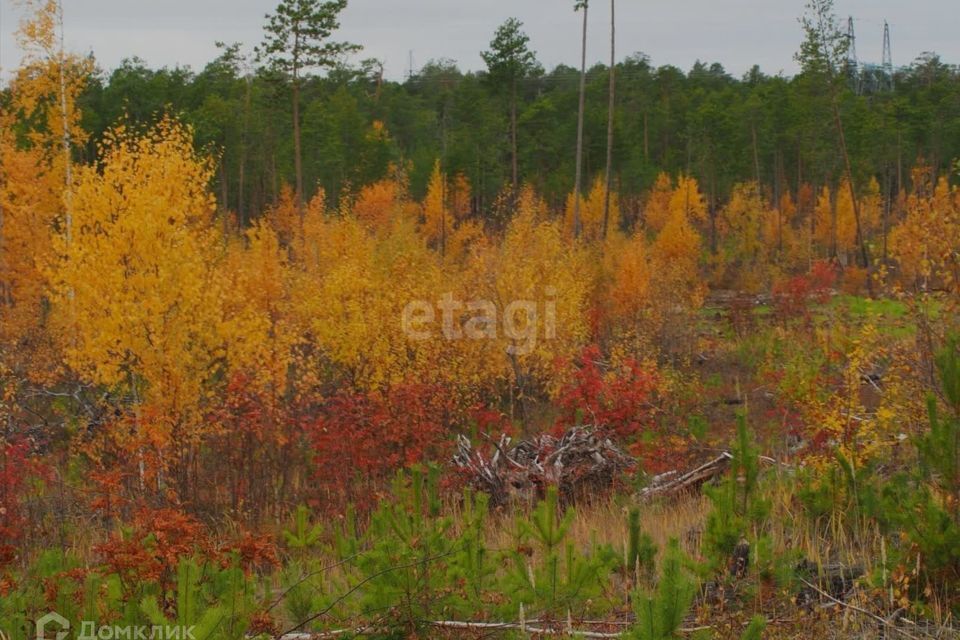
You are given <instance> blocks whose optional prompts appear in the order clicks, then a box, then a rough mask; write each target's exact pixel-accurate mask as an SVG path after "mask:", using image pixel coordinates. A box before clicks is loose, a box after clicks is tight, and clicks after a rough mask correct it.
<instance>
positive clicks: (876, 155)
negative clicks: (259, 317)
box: [78, 0, 960, 226]
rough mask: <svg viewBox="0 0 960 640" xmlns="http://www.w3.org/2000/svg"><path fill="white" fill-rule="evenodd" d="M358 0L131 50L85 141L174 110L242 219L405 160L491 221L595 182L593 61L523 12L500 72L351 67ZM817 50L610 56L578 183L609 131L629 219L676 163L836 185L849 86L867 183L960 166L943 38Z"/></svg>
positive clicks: (407, 168) (956, 77)
mask: <svg viewBox="0 0 960 640" xmlns="http://www.w3.org/2000/svg"><path fill="white" fill-rule="evenodd" d="M345 4H346V3H345V2H342V1H340V2H326V3H317V2H301V1H300V0H296V1H290V2H283V3H281V5H280V6H279V7H278V10H277V13H276V14H274V15H272V16H270V20H269V21H268V23H267V26H266V27H265V34H266V35H265V40H264V44H263V45H262V46H260V47H257V48H256V50H250V49H248V48H246V47H244V46H242V45H240V44H229V45H221V47H220V51H221V53H220V55H219V56H218V57H217V58H216V59H215V60H213V61H211V62H210V63H209V64H207V65H206V66H205V67H204V68H203V69H202V70H200V71H193V70H191V69H189V68H185V67H176V68H168V67H164V68H159V69H156V68H151V67H150V66H148V64H147V63H146V62H144V61H143V60H140V59H138V58H131V59H128V60H126V61H124V62H123V63H122V64H121V65H120V67H118V68H116V69H114V70H112V71H110V72H104V71H99V72H98V73H95V74H94V75H93V76H92V77H91V78H90V80H89V82H88V83H87V85H86V88H85V89H84V91H83V93H82V95H80V96H79V97H78V106H79V107H80V109H81V110H82V124H83V128H84V129H85V130H86V131H89V132H90V133H91V135H90V136H89V141H90V142H89V143H88V144H87V145H86V147H85V148H84V149H83V150H82V151H81V153H82V154H83V155H84V156H85V159H87V160H92V159H94V158H95V156H96V149H95V143H94V141H96V140H99V139H100V138H101V135H102V134H103V133H104V132H105V131H107V130H108V129H109V128H110V127H112V126H113V125H114V124H115V123H116V122H117V121H120V120H126V121H127V122H128V123H129V124H132V125H141V126H143V125H147V124H150V123H153V122H156V121H157V120H158V119H159V118H160V117H161V116H162V115H164V114H165V113H172V114H173V115H176V116H178V117H179V118H180V119H182V120H183V121H185V122H186V123H189V124H191V125H192V126H193V128H194V131H195V136H196V143H197V144H199V145H200V146H202V147H206V148H208V149H210V150H212V151H214V152H215V153H216V154H217V155H218V157H219V164H218V168H217V172H216V176H215V178H214V183H215V189H216V192H217V195H218V200H219V201H220V203H221V206H222V207H224V208H225V209H227V210H229V211H231V212H234V213H235V214H236V215H237V219H238V221H239V224H240V226H246V225H249V223H250V222H251V221H252V220H253V219H254V218H256V217H257V216H258V215H259V213H260V212H262V211H263V210H264V209H265V208H266V207H267V206H268V205H270V204H272V203H275V202H276V201H277V200H278V198H279V196H280V193H281V189H282V186H283V185H284V184H285V183H286V184H290V185H292V186H294V189H295V193H296V196H297V198H298V200H300V201H301V203H302V202H305V201H308V200H309V199H310V198H312V197H313V195H314V194H315V193H316V192H317V190H318V189H321V188H322V189H323V192H324V193H325V194H326V197H327V198H328V200H329V201H330V203H331V204H332V205H334V206H335V205H336V204H337V202H338V200H339V198H340V197H341V195H342V194H344V193H351V192H353V193H355V192H356V190H357V189H359V188H360V187H362V186H363V185H366V184H370V183H372V182H375V181H376V180H378V179H380V178H382V177H384V176H386V175H392V174H395V173H397V172H400V173H402V174H403V175H405V176H406V178H407V179H408V181H409V186H410V189H411V192H412V194H413V195H414V196H415V197H418V198H419V197H422V196H423V195H424V194H425V193H426V190H427V185H428V182H429V179H430V175H431V172H432V171H433V168H434V164H435V163H436V162H438V161H439V162H440V165H441V168H442V170H443V172H444V173H445V174H448V175H462V176H464V177H465V178H466V179H467V180H468V181H469V183H470V184H471V185H472V187H473V195H472V201H471V203H470V208H471V213H472V214H473V216H475V217H476V218H478V219H480V220H482V221H484V222H485V223H488V224H489V223H496V222H497V207H496V203H497V196H498V194H500V193H501V192H504V191H505V190H511V189H512V190H513V192H514V193H516V191H517V189H518V188H519V186H520V185H521V184H529V185H531V186H532V187H534V188H535V189H536V190H537V191H538V192H539V193H542V194H543V195H544V197H545V198H546V200H547V201H548V203H549V204H551V205H552V206H553V207H554V208H560V207H562V206H563V203H564V202H565V199H566V197H567V195H568V194H569V192H570V191H572V190H573V188H574V185H575V182H576V180H575V175H576V163H577V156H578V154H575V153H574V149H575V145H576V142H577V137H578V135H577V134H578V131H577V130H578V117H577V113H578V103H579V90H580V86H579V85H580V80H581V74H580V70H579V69H574V68H572V67H569V66H566V65H560V66H557V67H556V68H554V69H553V70H550V71H546V70H545V69H544V68H543V66H542V65H541V64H540V63H539V62H538V61H537V58H536V54H535V51H534V47H535V43H532V42H530V40H529V38H528V37H527V36H526V35H525V34H524V32H523V25H522V24H521V23H520V22H519V21H517V20H515V19H512V18H511V19H508V20H506V21H505V22H504V23H503V25H502V26H501V27H500V28H499V29H498V30H497V32H496V33H495V34H493V36H492V40H491V43H490V45H489V48H488V49H487V50H486V51H484V52H483V54H482V56H483V59H484V61H485V63H486V66H487V68H486V69H484V70H481V71H477V72H473V71H463V70H461V69H460V68H458V66H457V64H456V63H455V62H453V61H451V60H443V59H441V60H432V61H430V62H428V63H427V64H426V65H425V66H423V67H422V68H421V69H419V70H418V71H416V72H415V73H413V74H411V75H410V76H409V77H408V78H406V79H405V80H403V81H393V80H389V79H386V78H384V76H383V63H382V61H377V60H364V61H363V62H361V63H359V64H353V65H351V64H347V63H346V62H345V61H344V56H343V54H345V53H347V52H352V51H355V50H356V49H358V47H357V46H356V45H352V44H349V43H337V42H332V41H331V37H332V35H333V33H334V31H335V30H336V28H337V26H338V24H337V19H336V15H337V13H338V12H339V11H340V10H342V8H343V7H344V6H345ZM285 5H290V6H291V7H293V8H294V9H296V8H297V7H300V8H301V9H303V7H306V6H312V7H313V9H314V10H315V11H320V13H321V15H316V16H312V18H311V17H310V16H300V19H301V20H310V19H315V22H314V23H313V24H314V28H315V33H314V40H312V41H309V40H305V41H303V42H297V41H296V38H294V37H293V36H292V35H291V34H292V33H298V34H299V33H301V31H298V30H296V29H293V30H292V31H291V28H292V27H291V24H292V23H293V22H295V21H296V19H297V16H291V15H289V12H287V13H286V14H285V13H284V12H283V11H282V9H283V7H284V6H285ZM301 5H302V6H301ZM579 6H580V5H579V4H578V7H579ZM318 7H319V8H318ZM291 10H292V9H291ZM298 37H302V36H298ZM808 40H809V34H808ZM630 44H631V43H620V44H619V45H618V46H619V47H620V48H628V47H630ZM294 51H297V53H296V55H294V54H293V52H294ZM798 59H799V60H800V61H801V63H802V71H801V72H800V73H798V74H797V75H794V76H786V75H783V74H778V75H767V74H765V73H763V72H762V71H761V69H760V67H759V66H754V67H753V68H752V69H751V70H750V71H749V72H748V73H746V74H744V75H743V77H740V78H737V77H735V76H733V75H731V74H730V73H728V72H727V71H726V70H725V69H724V67H723V66H722V65H721V64H719V63H706V62H697V63H696V64H695V65H694V66H693V67H692V68H691V69H689V70H688V71H684V70H682V69H679V68H677V67H675V66H672V65H669V64H664V65H656V64H654V62H653V61H652V59H651V58H650V57H649V56H647V55H646V54H643V53H634V54H631V55H628V56H627V57H625V58H623V59H621V60H620V61H619V62H617V63H616V65H615V67H614V72H615V76H616V84H617V90H616V95H615V99H613V100H609V98H610V89H611V87H610V85H611V82H610V65H604V64H597V65H594V66H593V67H591V68H588V69H585V74H584V76H583V80H584V113H583V131H582V145H583V156H582V165H583V166H582V171H581V173H582V176H581V177H580V182H579V185H578V186H580V188H581V189H584V190H586V189H588V188H589V185H590V184H591V183H592V181H593V179H594V177H596V176H598V175H602V174H604V171H605V167H606V163H607V151H608V144H607V141H608V136H609V140H610V141H611V144H610V153H611V157H610V162H611V166H612V171H611V181H612V189H613V190H615V191H616V192H617V193H618V194H619V195H620V200H621V207H622V208H623V219H622V223H623V224H629V223H630V222H631V221H633V220H635V219H636V218H637V217H638V216H639V215H640V214H641V212H642V203H643V198H642V197H641V196H642V194H644V193H646V192H647V191H649V189H650V188H651V187H652V186H653V185H654V183H655V180H656V177H657V175H658V174H659V173H661V172H667V173H669V174H671V175H677V174H681V173H682V174H685V175H689V176H692V177H695V178H696V179H697V180H698V182H699V184H700V185H701V188H702V189H703V191H704V195H705V197H706V200H707V204H708V207H709V209H710V211H711V212H713V211H716V210H717V208H718V207H719V206H721V205H722V204H723V203H725V202H726V201H727V200H728V199H729V197H730V194H731V192H732V189H733V187H734V185H735V184H737V183H738V182H742V181H745V180H754V181H757V182H758V183H759V184H760V185H761V187H762V190H763V192H764V194H765V195H766V197H767V198H768V199H769V200H770V201H771V202H778V201H779V200H780V197H781V196H782V195H783V194H785V193H788V192H790V193H793V194H796V193H797V192H798V191H799V189H800V187H801V186H802V185H803V184H805V183H808V184H811V185H813V186H814V189H815V190H819V188H820V187H822V186H831V187H834V188H835V187H836V185H837V184H838V183H839V182H840V181H841V180H842V179H844V178H847V176H846V168H845V166H844V164H845V163H844V154H842V153H840V148H839V142H838V135H837V130H836V128H835V126H834V113H833V111H832V108H831V107H832V103H833V102H835V103H836V107H837V112H836V113H837V115H838V116H839V117H840V118H842V122H843V132H844V134H845V135H844V136H843V138H844V142H845V146H846V147H847V149H848V154H847V155H848V156H849V160H850V173H851V176H850V177H851V178H852V179H851V182H852V183H853V184H855V185H858V187H862V186H865V185H867V184H868V182H869V180H870V178H875V179H876V180H877V181H878V183H879V184H880V186H881V191H882V192H883V193H884V194H885V195H888V196H892V195H893V194H896V193H899V192H900V191H901V190H902V189H904V188H905V187H907V186H909V185H908V182H909V168H910V167H911V166H913V165H914V164H915V163H916V162H917V160H918V159H922V161H923V163H924V164H926V165H929V166H931V167H933V169H934V170H935V171H936V172H937V173H949V171H950V164H951V162H952V159H953V158H955V157H957V156H960V68H958V67H957V66H956V65H950V64H946V63H945V62H943V61H942V60H941V59H940V58H939V57H938V56H937V55H935V54H932V53H931V54H925V55H924V56H922V57H920V58H918V59H917V60H915V61H914V62H913V63H912V64H910V65H909V66H907V67H904V68H902V69H899V70H897V71H896V72H895V78H894V79H893V80H894V81H893V87H894V88H893V90H892V91H889V92H885V93H876V94H872V95H858V94H857V93H855V92H854V91H853V90H852V88H851V86H850V85H849V84H848V83H844V82H840V83H839V86H837V88H836V91H833V90H832V89H831V88H830V85H829V83H825V82H824V81H823V77H822V76H823V74H824V69H823V68H822V66H820V65H818V64H817V63H816V62H815V61H812V59H811V58H809V56H807V58H806V59H804V52H803V50H802V47H801V52H800V53H799V54H798ZM321 69H322V70H325V73H322V74H320V73H313V72H315V71H317V70H321ZM838 77H839V79H840V80H843V78H842V74H838ZM291 94H292V96H293V97H292V99H291ZM610 104H612V105H613V114H614V117H613V119H612V126H610V127H608V125H610V124H611V122H610V121H609V118H608V112H609V109H610ZM608 128H609V131H608ZM298 146H302V149H300V150H299V151H298V149H297V147H298ZM298 165H300V166H299V168H298Z"/></svg>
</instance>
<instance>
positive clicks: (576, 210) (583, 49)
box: [573, 1, 587, 238]
mask: <svg viewBox="0 0 960 640" xmlns="http://www.w3.org/2000/svg"><path fill="white" fill-rule="evenodd" d="M582 8H583V38H582V42H581V45H580V109H579V111H578V112H577V164H576V167H577V168H576V172H575V177H574V184H573V237H574V238H578V237H580V182H581V176H582V172H583V116H584V110H585V108H586V94H587V2H586V1H585V2H584V3H583V5H582Z"/></svg>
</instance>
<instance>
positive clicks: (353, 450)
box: [308, 384, 456, 501]
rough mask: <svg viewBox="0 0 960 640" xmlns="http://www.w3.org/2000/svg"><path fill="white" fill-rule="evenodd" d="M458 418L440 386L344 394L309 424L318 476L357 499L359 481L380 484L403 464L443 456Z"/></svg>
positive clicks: (343, 496)
mask: <svg viewBox="0 0 960 640" xmlns="http://www.w3.org/2000/svg"><path fill="white" fill-rule="evenodd" d="M455 422H456V405H455V403H454V401H453V399H452V396H451V394H450V393H449V392H448V391H447V390H446V389H444V388H443V387H441V386H439V385H427V384H405V385H400V386H397V387H393V388H391V389H388V390H387V391H385V392H371V393H341V394H339V395H336V396H334V397H333V398H331V399H330V400H329V401H328V402H327V403H326V405H325V407H324V411H323V415H322V416H321V417H320V418H319V419H317V420H316V422H314V423H313V424H312V425H311V426H309V427H308V430H309V432H310V435H311V439H312V442H313V449H314V461H315V463H316V473H315V477H316V479H317V481H318V482H320V484H321V485H322V486H323V487H324V488H325V489H326V490H327V491H328V492H331V493H332V494H333V495H336V496H338V497H339V498H341V499H346V500H349V501H355V500H356V499H357V498H358V496H357V495H354V492H353V489H354V488H355V487H356V486H357V485H359V484H362V485H366V486H367V487H371V488H376V487H377V486H378V485H381V484H382V483H383V482H384V481H385V480H388V479H389V478H390V477H391V476H392V475H393V474H394V472H395V471H396V470H398V469H401V468H404V467H408V466H410V465H412V464H416V463H418V462H423V461H425V460H440V459H443V457H444V454H445V451H446V449H447V448H448V447H449V446H451V444H452V438H451V437H450V434H449V431H448V427H449V426H450V425H451V424H453V423H455Z"/></svg>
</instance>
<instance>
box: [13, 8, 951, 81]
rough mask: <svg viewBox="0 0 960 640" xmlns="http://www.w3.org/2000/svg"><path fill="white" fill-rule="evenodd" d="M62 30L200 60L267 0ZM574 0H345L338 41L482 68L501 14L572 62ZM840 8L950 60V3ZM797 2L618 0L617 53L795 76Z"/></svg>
mask: <svg viewBox="0 0 960 640" xmlns="http://www.w3.org/2000/svg"><path fill="white" fill-rule="evenodd" d="M63 2H64V6H65V12H66V39H67V46H68V48H69V49H71V50H73V51H75V52H78V53H87V52H90V51H93V52H94V54H95V55H96V58H97V60H98V61H99V63H100V65H101V66H102V67H104V68H105V69H111V68H113V67H115V66H117V65H118V64H119V63H120V61H121V60H122V59H123V58H125V57H131V56H134V55H136V56H139V57H141V58H143V59H144V60H146V61H147V63H148V64H149V65H151V66H156V67H159V66H164V65H166V66H173V65H177V64H181V65H189V66H190V67H192V68H193V69H194V70H199V69H201V68H202V67H203V66H204V64H205V63H206V62H208V61H210V60H211V59H213V58H214V57H215V56H216V54H217V52H216V48H215V46H214V42H215V41H216V40H222V41H226V42H235V41H239V42H242V43H244V45H245V46H246V47H247V48H252V47H253V45H255V44H257V43H259V41H260V39H261V37H262V27H263V23H264V14H265V13H266V12H268V11H271V10H272V9H273V8H274V6H275V5H276V0H63ZM592 4H593V8H592V9H591V12H590V18H591V20H590V22H591V29H590V35H589V39H590V41H589V46H588V62H597V61H601V60H606V59H607V58H608V57H609V53H608V51H609V49H608V44H607V29H608V23H609V19H610V14H609V3H608V2H606V0H594V1H593V3H592ZM572 7H573V1H572V0H481V1H473V2H467V1H466V0H350V4H349V6H348V8H347V10H346V11H345V12H344V13H343V14H342V16H341V17H342V20H341V23H342V29H341V31H340V33H339V38H340V39H344V40H349V41H352V42H356V43H359V44H362V45H363V46H364V48H365V49H364V52H363V54H362V57H376V58H380V59H382V60H385V61H386V72H387V75H388V77H390V78H393V79H400V78H402V77H403V75H404V74H405V73H406V70H407V67H408V64H409V62H408V59H409V52H410V51H411V50H412V51H413V59H414V67H415V68H418V67H420V66H421V65H422V64H423V63H425V62H426V61H428V60H430V59H435V58H450V59H453V60H455V61H456V62H457V63H458V64H459V65H460V67H461V68H463V69H479V68H483V62H482V60H481V59H480V55H479V52H480V51H481V50H483V49H485V48H487V45H488V43H489V41H490V38H491V36H492V34H493V31H494V29H495V28H496V27H497V25H498V24H500V23H501V22H502V21H503V20H504V19H505V18H507V17H510V16H516V17H517V18H519V19H520V20H522V21H523V22H524V27H525V30H526V31H527V33H528V34H529V35H530V38H531V44H532V47H533V49H534V50H535V51H536V52H537V55H538V58H539V60H540V61H541V62H542V63H543V65H544V66H545V67H546V68H547V69H551V68H552V67H554V66H555V65H557V64H559V63H565V64H569V65H572V66H576V65H577V64H578V49H579V29H580V22H579V15H578V14H575V13H574V12H573V9H572ZM836 8H837V12H838V14H840V15H841V16H843V17H844V18H845V17H846V16H847V15H848V14H852V15H853V16H854V17H855V19H856V31H857V52H858V54H859V56H860V59H861V60H865V61H870V62H879V61H880V56H881V48H882V39H883V20H885V19H886V20H888V21H889V22H890V27H891V34H892V49H893V60H894V64H896V65H904V64H908V63H909V62H911V61H912V60H913V59H914V58H916V57H917V56H918V55H919V54H920V53H922V52H924V51H936V52H937V53H939V54H940V55H941V56H942V58H943V59H944V60H945V61H946V62H950V63H958V62H960V38H958V37H957V32H958V27H960V15H958V11H957V8H958V7H957V4H956V0H913V1H912V2H903V1H902V0H836ZM802 11H803V0H670V1H667V2H663V1H657V2H650V1H647V2H641V1H640V0H618V1H617V30H618V54H617V57H618V59H622V58H623V57H624V56H625V55H626V54H629V53H632V52H636V51H643V52H644V53H646V54H648V55H649V56H650V57H651V58H652V60H653V63H654V64H655V65H660V64H673V65H676V66H678V67H680V68H682V69H684V70H687V69H689V68H690V66H691V65H692V64H693V63H694V62H695V61H696V60H697V59H700V60H704V61H708V62H720V63H722V64H723V65H724V67H726V69H727V70H728V71H729V72H731V73H733V74H735V75H740V74H742V73H743V72H744V71H746V70H747V69H749V68H750V66H751V65H753V64H754V63H757V64H759V65H760V66H761V68H762V69H763V71H764V72H766V73H770V74H775V73H778V72H780V71H785V72H786V73H788V74H789V73H793V72H794V71H796V65H795V63H794V61H793V53H794V52H795V51H796V49H797V48H798V44H799V42H800V39H801V33H800V27H799V25H798V23H797V16H798V15H800V14H801V13H802ZM18 19H19V11H18V10H17V8H16V7H15V5H14V0H0V67H2V69H3V70H4V72H3V74H2V77H4V78H6V77H8V71H9V69H11V68H15V67H16V66H17V63H18V59H19V54H18V51H17V47H16V42H15V41H14V38H13V33H14V31H15V30H16V27H17V21H18Z"/></svg>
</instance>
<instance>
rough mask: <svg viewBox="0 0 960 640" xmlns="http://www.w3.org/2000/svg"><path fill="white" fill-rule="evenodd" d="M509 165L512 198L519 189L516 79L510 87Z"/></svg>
mask: <svg viewBox="0 0 960 640" xmlns="http://www.w3.org/2000/svg"><path fill="white" fill-rule="evenodd" d="M510 152H511V156H510V164H511V167H510V169H511V182H512V184H513V197H516V195H517V191H518V190H519V188H520V169H519V163H518V161H517V79H516V78H514V79H513V83H512V84H511V86H510Z"/></svg>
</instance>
